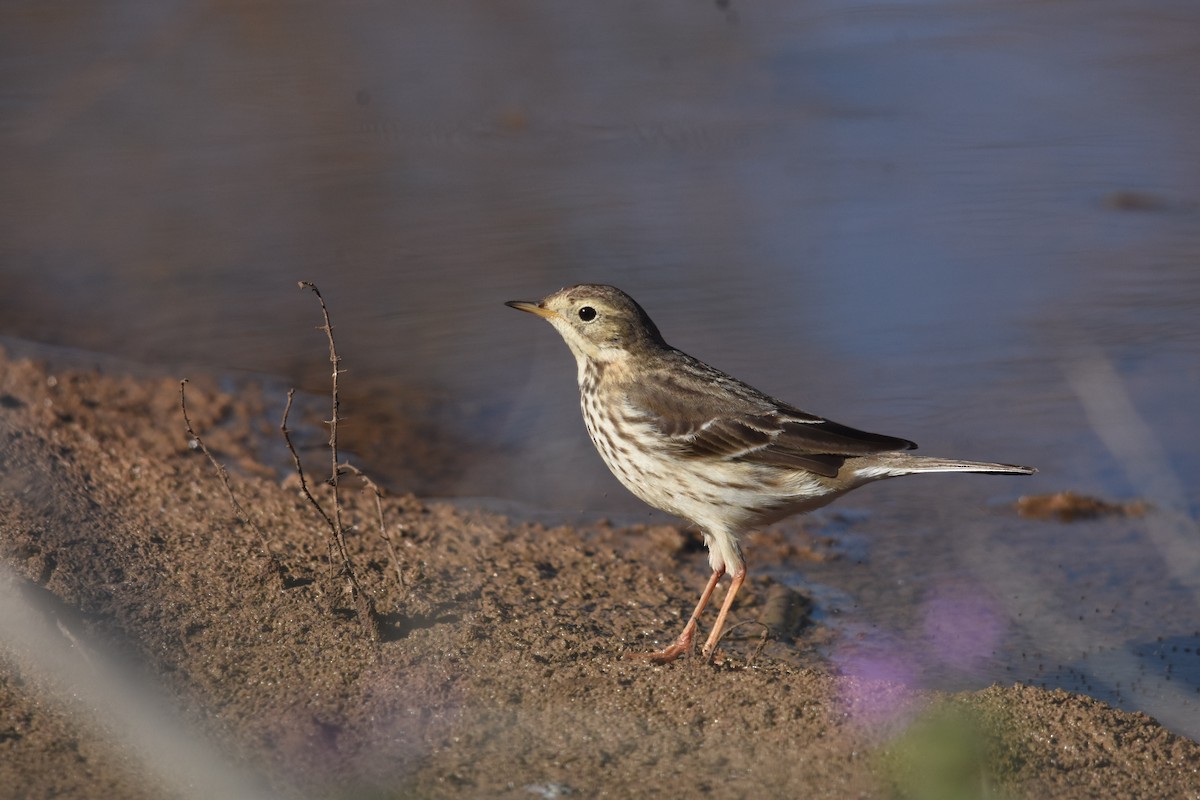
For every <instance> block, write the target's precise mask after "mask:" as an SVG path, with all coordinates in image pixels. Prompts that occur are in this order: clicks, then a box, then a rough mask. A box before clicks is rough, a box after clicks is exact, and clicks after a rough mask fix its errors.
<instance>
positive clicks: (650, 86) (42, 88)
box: [0, 0, 1200, 737]
mask: <svg viewBox="0 0 1200 800" xmlns="http://www.w3.org/2000/svg"><path fill="white" fill-rule="evenodd" d="M0 20H2V21H3V24H2V25H0V74H2V75H3V85H4V86H5V88H6V89H7V91H6V92H5V93H4V94H3V96H0V142H2V144H3V147H0V168H2V170H3V174H4V176H5V179H4V180H3V181H2V182H0V199H2V201H3V203H4V209H5V213H4V214H3V215H0V281H2V285H3V289H4V291H3V292H0V333H2V334H5V335H10V336H18V337H23V338H27V339H34V340H38V341H43V342H50V343H55V344H66V345H70V346H74V347H80V348H86V349H91V350H96V351H101V352H106V353H112V354H116V355H120V356H123V357H127V358H133V359H137V360H142V361H147V362H153V363H160V364H168V365H186V369H188V370H193V369H211V370H219V371H226V372H228V371H249V372H256V373H267V374H271V375H281V376H285V377H287V378H289V379H291V380H295V381H298V382H300V383H301V384H302V385H305V386H308V387H310V388H314V389H316V388H319V387H320V386H321V385H322V382H323V380H324V379H325V374H326V373H327V371H328V369H327V364H326V363H324V362H323V361H322V359H323V357H324V342H323V340H322V339H321V336H320V334H319V333H317V332H316V331H314V330H313V326H314V325H315V324H317V322H318V321H319V317H318V311H317V309H316V307H315V305H314V304H313V301H312V298H311V297H309V296H307V295H306V294H302V293H301V292H299V291H298V290H296V289H295V288H294V282H295V281H296V280H298V279H310V280H314V281H316V282H317V283H318V284H319V285H320V286H321V288H322V290H323V292H324V294H325V296H326V298H327V299H328V301H329V302H330V305H331V310H332V312H333V314H334V321H335V324H336V325H337V333H338V336H339V346H340V350H341V355H342V356H343V358H344V359H345V363H346V366H347V367H348V368H349V369H350V372H349V373H348V374H347V375H346V376H345V378H344V383H343V385H344V391H345V392H346V397H347V403H346V407H345V409H344V410H345V411H346V413H347V414H348V415H349V416H350V418H351V419H350V422H349V423H348V428H349V429H350V436H351V440H352V441H353V442H354V443H355V445H356V449H357V450H358V452H359V454H360V461H364V462H365V463H366V464H367V466H369V467H371V468H372V469H374V470H376V471H377V473H379V474H383V475H387V476H389V477H390V478H391V480H392V482H393V484H394V485H396V486H398V487H400V488H410V489H413V490H415V491H419V492H421V493H425V494H438V495H450V496H459V497H479V496H487V497H495V498H504V499H506V500H514V501H519V502H522V503H526V504H529V505H531V506H534V507H538V508H546V509H557V510H560V511H566V512H571V513H575V512H586V513H595V514H619V515H635V516H637V517H639V518H640V517H642V516H644V515H645V513H646V512H644V511H643V510H642V508H643V507H641V506H640V505H639V504H638V502H637V501H636V500H634V499H633V498H632V497H629V496H628V495H627V494H626V493H625V492H624V490H623V489H622V488H621V487H620V486H619V485H618V484H617V483H616V482H615V480H613V479H612V478H611V477H610V476H609V475H608V474H607V473H606V472H605V470H604V467H603V466H602V465H601V464H600V462H599V459H598V458H597V457H596V456H595V454H594V453H593V452H592V451H591V448H590V445H588V443H587V441H586V437H585V434H584V432H583V426H582V424H581V421H580V419H579V414H578V408H577V398H576V394H575V388H574V377H573V374H574V365H573V363H571V360H570V357H569V355H568V353H567V351H566V349H565V347H564V346H563V345H562V343H561V342H560V341H559V340H558V338H557V337H556V336H555V334H554V333H553V331H551V330H550V329H549V328H548V327H546V326H545V325H543V324H541V323H539V322H538V321H537V320H534V319H532V318H530V317H527V316H522V315H518V314H515V313H514V312H512V311H511V310H509V309H506V308H504V307H503V306H502V305H501V303H502V301H504V300H509V299H527V298H536V297H538V296H540V295H542V294H545V293H547V292H549V291H552V290H554V289H556V288H558V287H559V286H562V285H564V284H569V283H574V282H579V281H601V282H607V283H613V284H616V285H618V286H621V287H622V288H624V289H626V290H627V291H629V292H630V293H631V294H633V295H634V296H635V297H637V298H638V299H639V301H640V302H641V303H642V304H643V305H644V306H645V307H646V308H647V309H648V311H649V312H650V313H651V315H652V316H654V318H655V320H656V321H657V322H658V324H659V326H660V328H662V330H663V332H664V334H665V335H666V336H667V338H668V340H669V341H671V342H672V343H673V344H675V345H676V346H679V347H681V348H683V349H685V350H687V351H689V352H691V353H693V354H694V355H697V356H699V357H701V358H703V359H704V360H706V361H709V362H710V363H712V364H714V365H716V366H718V367H721V368H723V369H726V370H728V371H730V372H733V373H735V374H737V375H738V376H739V377H741V378H743V379H745V380H748V381H749V382H751V383H753V384H755V385H757V386H759V387H760V388H762V389H764V390H766V391H768V392H770V393H772V394H775V395H777V396H780V397H783V398H786V399H788V400H790V401H792V402H795V403H797V404H798V405H800V406H801V407H803V408H806V409H809V410H811V411H814V412H817V413H821V414H826V415H829V416H831V417H833V418H835V419H838V420H839V421H843V422H846V423H848V424H852V425H857V426H861V427H865V428H867V429H871V430H878V431H881V432H886V433H893V434H896V435H900V436H905V437H908V438H912V439H915V440H917V441H919V442H920V443H921V445H922V449H923V451H924V452H930V453H937V454H945V455H954V456H962V457H965V458H978V459H989V460H991V459H994V460H1000V461H1011V462H1017V463H1029V464H1033V465H1036V466H1038V467H1039V468H1040V469H1041V472H1040V473H1039V475H1037V476H1035V477H1033V478H1031V479H1003V478H990V477H987V478H985V477H967V476H951V477H927V478H922V479H920V480H917V479H912V480H906V481H902V482H900V481H897V482H893V483H891V484H887V485H881V486H877V487H872V488H868V489H866V490H863V491H862V492H858V493H856V494H855V495H852V496H850V497H849V498H846V499H844V500H842V501H840V503H839V505H838V506H837V507H836V508H844V509H849V510H852V511H855V512H856V514H855V515H853V516H852V519H853V522H852V523H851V524H843V523H839V522H837V518H835V517H833V516H825V517H821V518H819V519H818V520H817V521H818V522H819V523H822V524H826V525H831V526H833V527H834V528H837V531H838V535H839V536H841V537H844V539H845V541H846V542H847V545H846V546H847V548H849V549H850V550H853V551H854V552H859V551H860V550H861V552H862V553H863V554H864V555H863V558H861V559H858V558H845V559H842V560H841V561H836V562H832V563H830V564H827V565H816V566H805V567H804V569H803V570H802V571H796V570H795V569H794V565H767V564H758V563H755V562H754V561H753V558H754V554H753V553H751V554H750V557H751V559H752V561H751V563H752V565H753V566H754V567H755V568H756V569H763V570H764V571H768V570H769V571H772V572H773V573H774V574H776V575H779V576H781V577H784V578H786V579H787V580H789V581H790V582H792V583H794V584H796V585H799V586H803V587H805V588H806V590H808V591H816V592H817V593H818V596H819V597H821V598H823V600H822V603H821V612H822V613H824V614H826V615H828V616H829V617H831V618H832V617H836V618H837V621H838V624H839V625H842V626H845V627H844V629H845V630H846V631H849V632H852V633H853V634H856V635H847V636H846V637H844V638H845V639H846V641H847V642H850V643H851V644H849V645H847V647H846V648H845V649H844V650H839V651H836V652H835V653H834V657H835V659H837V660H840V662H841V663H842V664H843V666H844V667H845V668H846V669H847V670H849V671H854V670H858V671H861V672H863V673H864V674H882V675H888V676H892V677H900V678H904V677H906V676H907V677H909V678H911V679H912V680H913V681H914V682H917V683H932V684H934V685H941V686H947V687H955V686H978V685H984V684H986V683H988V682H990V681H992V680H1000V681H1005V682H1007V681H1014V680H1020V681H1028V682H1033V683H1038V684H1043V683H1044V684H1046V685H1048V686H1064V687H1066V688H1069V689H1073V690H1080V691H1086V692H1088V693H1090V694H1093V695H1095V696H1098V697H1102V698H1104V699H1106V700H1110V701H1113V702H1115V703H1117V704H1118V705H1121V706H1123V707H1126V708H1134V709H1139V710H1144V711H1147V712H1148V713H1151V714H1153V715H1155V716H1156V717H1158V718H1159V719H1160V720H1161V721H1163V722H1164V723H1165V724H1167V725H1168V726H1170V727H1172V728H1174V729H1176V730H1180V731H1183V732H1186V733H1188V734H1189V735H1191V736H1193V737H1197V736H1200V722H1197V720H1200V708H1198V704H1200V633H1198V632H1197V628H1198V627H1200V565H1198V564H1197V555H1196V554H1197V553H1198V552H1200V529H1198V526H1197V522H1196V519H1197V509H1198V507H1200V502H1198V501H1200V497H1198V492H1197V488H1196V487H1197V485H1200V481H1198V480H1197V479H1198V478H1200V455H1197V454H1198V453H1200V428H1198V426H1197V425H1196V422H1195V411H1194V409H1195V398H1196V396H1197V394H1198V393H1200V391H1198V390H1200V358H1198V356H1200V322H1197V316H1198V315H1197V309H1198V308H1200V197H1198V196H1197V190H1196V187H1197V186H1198V185H1200V135H1198V134H1200V95H1197V92H1196V89H1195V87H1196V86H1198V85H1200V81H1198V80H1197V79H1198V77H1200V75H1198V73H1200V69H1198V67H1200V64H1198V58H1197V51H1196V50H1195V48H1194V46H1193V45H1194V42H1195V37H1196V34H1197V33H1198V32H1200V9H1197V7H1196V6H1195V4H1193V3H1186V2H1175V3H1171V2H1158V3H1153V4H1149V5H1148V4H1144V3H1134V2H1132V0H1125V1H1124V2H1104V1H1102V2H1096V3H1091V4H1089V5H1088V7H1087V9H1086V12H1083V11H1081V10H1080V9H1079V8H1078V7H1076V6H1073V5H1059V4H1038V3H1006V2H1001V3H993V4H986V5H981V4H973V3H954V2H949V1H948V0H945V1H943V2H929V3H916V2H911V3H910V2H898V3H895V2H893V3H876V4H862V3H855V4H849V3H839V2H825V3H816V4H814V3H809V4H804V5H803V6H797V5H796V4H793V3H782V2H766V3H756V4H753V5H750V4H740V3H736V2H735V3H731V4H710V5H697V4H693V3H667V4H655V5H653V6H646V5H645V4H639V3H609V4H604V5H602V6H595V7H575V6H570V5H568V6H564V5H562V4H555V3H549V2H526V3H515V4H506V5H504V6H503V8H500V7H497V6H495V5H494V4H489V3H460V4H453V6H451V5H450V4H440V3H420V2H418V3H405V4H394V3H372V2H365V3H359V4H355V5H354V6H353V7H352V8H350V9H349V10H347V9H341V10H338V11H334V10H332V7H330V10H321V9H320V8H308V7H305V8H296V7H294V6H293V5H291V4H282V3H280V4H275V3H270V2H267V3H257V4H253V5H252V6H239V7H236V8H235V7H229V8H227V9H223V10H220V11H214V10H212V9H210V8H209V7H207V6H195V7H193V6H192V5H190V4H183V3H175V4H172V3H161V4H156V5H153V6H152V7H151V6H146V5H145V4H135V3H120V2H118V3H109V4H99V5H82V6H79V7H77V8H74V9H72V10H69V11H68V10H64V9H63V8H62V7H55V8H54V9H52V10H48V9H46V8H44V7H43V5H42V4H33V3H18V2H12V3H7V4H5V6H4V8H3V10H0ZM181 368H183V367H181ZM356 385H357V387H358V388H357V389H356V388H354V387H355V386H356ZM356 417H357V419H356ZM413 418H416V419H417V420H418V423H419V424H418V426H417V428H416V435H419V436H420V437H422V439H423V440H425V441H426V442H427V443H428V446H427V447H422V448H419V449H418V450H417V452H416V454H414V448H410V447H407V446H406V447H396V446H395V444H394V441H395V440H394V438H393V437H392V436H391V431H392V430H393V427H392V426H401V427H404V426H406V425H409V423H408V420H410V419H413ZM356 426H357V427H356ZM405 430H406V431H407V433H409V434H410V435H412V434H413V430H412V428H411V427H409V428H405ZM1064 489H1071V490H1076V491H1079V492H1082V493H1086V494H1092V495H1098V496H1102V497H1107V498H1112V499H1127V498H1134V497H1139V498H1144V499H1146V500H1147V501H1149V502H1150V503H1151V504H1152V505H1153V506H1154V509H1155V510H1154V512H1153V513H1151V514H1149V515H1147V516H1146V517H1144V518H1140V519H1104V520H1098V521H1090V522H1080V523H1075V524H1071V525H1064V524H1059V523H1053V522H1037V521H1028V520H1022V519H1019V518H1017V517H1016V516H1015V515H1013V514H1012V513H1011V512H1008V511H1005V510H1004V509H1005V505H1006V504H1007V503H1009V502H1010V501H1012V500H1014V499H1015V498H1016V497H1017V496H1019V495H1020V494H1034V493H1043V492H1054V491H1059V490H1064ZM857 512H869V513H857ZM830 513H831V514H832V512H830ZM859 561H862V562H863V563H858V562H859ZM688 602H690V600H689V601H688ZM859 633H861V634H862V635H861V636H858V635H857V634H859Z"/></svg>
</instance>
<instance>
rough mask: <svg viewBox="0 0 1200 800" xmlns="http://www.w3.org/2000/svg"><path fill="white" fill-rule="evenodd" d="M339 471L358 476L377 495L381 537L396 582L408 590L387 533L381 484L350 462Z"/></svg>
mask: <svg viewBox="0 0 1200 800" xmlns="http://www.w3.org/2000/svg"><path fill="white" fill-rule="evenodd" d="M339 469H343V470H345V471H346V472H349V473H351V474H353V475H356V476H358V478H359V479H360V480H362V482H363V483H364V484H366V487H367V488H368V489H370V490H371V492H372V493H373V494H374V495H375V513H376V515H377V516H378V518H379V537H380V538H381V539H383V543H384V544H385V545H387V549H388V555H389V556H390V557H391V559H392V568H393V569H395V570H396V580H397V581H399V582H400V588H401V589H405V590H407V589H408V582H407V581H406V580H404V571H403V570H401V569H400V558H399V556H397V555H396V547H395V545H394V544H393V543H392V535H391V534H390V533H388V532H387V525H385V524H384V521H383V490H381V489H380V488H379V484H377V483H375V481H373V480H371V476H369V475H367V473H365V472H363V471H362V470H361V469H359V468H358V467H356V466H354V465H353V464H351V463H350V462H349V461H344V462H342V464H341V465H340V467H339Z"/></svg>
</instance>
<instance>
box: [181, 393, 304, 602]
mask: <svg viewBox="0 0 1200 800" xmlns="http://www.w3.org/2000/svg"><path fill="white" fill-rule="evenodd" d="M186 387H187V378H184V379H183V380H181V381H180V382H179V407H180V409H181V410H182V411H183V423H184V425H186V426H187V433H188V436H190V437H191V438H192V441H193V442H195V444H196V446H197V447H199V448H200V452H202V453H204V455H205V456H207V457H208V461H209V463H210V464H212V466H213V469H214V470H216V472H217V477H219V478H220V479H221V485H222V486H224V487H225V494H226V495H227V496H228V497H229V504H230V505H231V506H233V511H234V513H235V514H236V515H237V518H238V519H239V520H241V522H242V524H243V525H246V526H248V527H249V528H250V529H251V530H253V531H254V533H255V534H256V535H257V536H258V541H259V546H260V547H262V551H263V555H265V556H266V557H267V562H268V569H269V570H270V571H271V572H272V573H274V575H275V577H276V579H278V580H279V583H280V585H281V586H282V585H284V577H283V566H282V565H281V564H280V563H279V559H278V558H276V557H275V555H274V554H273V553H272V552H271V549H270V547H269V546H268V545H267V537H266V534H264V533H263V531H262V528H260V527H258V525H257V523H255V522H254V520H253V519H251V518H250V515H249V514H248V513H246V509H244V508H242V504H241V503H239V502H238V499H237V495H235V494H234V493H233V484H232V483H231V482H230V480H229V472H228V471H227V470H226V469H225V465H224V464H222V463H221V462H219V461H217V459H216V458H215V457H214V456H213V454H212V453H211V452H209V449H208V447H207V446H206V445H205V444H204V440H203V439H201V438H200V434H198V433H196V431H195V430H194V429H193V428H192V420H191V419H190V418H189V417H188V410H187V390H186Z"/></svg>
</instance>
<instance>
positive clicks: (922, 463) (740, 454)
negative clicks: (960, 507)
mask: <svg viewBox="0 0 1200 800" xmlns="http://www.w3.org/2000/svg"><path fill="white" fill-rule="evenodd" d="M507 305H509V306H511V307H512V308H516V309H518V310H520V311H528V312H529V313H531V314H536V315H538V316H539V317H542V318H544V319H546V320H548V321H549V322H550V324H551V325H553V326H554V327H555V329H556V330H557V331H558V332H559V334H560V335H562V337H563V339H565V340H566V342H567V346H568V347H569V348H571V352H572V353H574V355H575V361H576V362H577V364H578V366H579V394H580V400H581V403H582V406H583V421H584V423H585V424H586V425H587V431H588V435H589V436H591V438H592V443H593V444H595V445H596V449H597V450H599V451H600V456H601V458H603V459H604V463H605V464H607V465H608V468H609V469H610V470H612V472H613V474H614V475H616V476H617V479H618V480H620V481H621V483H623V484H624V485H625V487H626V488H627V489H629V491H631V492H633V493H634V494H635V495H637V496H638V497H640V498H641V499H642V500H644V501H646V502H647V503H649V504H650V505H652V506H654V507H655V508H659V509H662V510H663V511H667V512H670V513H672V514H675V515H677V516H680V517H683V518H684V519H686V520H689V521H691V522H693V523H695V524H696V525H698V526H699V527H700V528H701V530H702V531H703V534H704V542H705V544H706V545H707V546H708V550H709V564H710V565H711V566H712V575H711V577H709V579H708V585H707V586H705V587H704V592H703V593H702V594H701V595H700V601H699V602H698V603H697V604H696V608H695V610H694V611H693V612H692V616H691V617H690V618H689V619H688V622H687V625H686V626H685V627H684V629H683V632H682V633H681V634H679V637H678V638H677V639H676V640H675V642H674V643H673V644H671V645H670V646H668V647H667V648H665V649H663V650H661V651H659V652H656V653H646V654H636V655H635V656H634V657H643V658H649V659H651V660H653V661H657V662H660V663H665V662H668V661H673V660H674V659H676V658H678V657H679V656H680V655H682V654H683V653H686V652H689V651H690V650H691V648H692V641H693V638H694V637H695V634H696V625H697V622H698V620H699V617H700V614H701V613H702V612H703V611H704V607H705V606H706V605H707V604H708V600H709V598H710V597H711V596H712V593H713V589H714V588H715V587H716V585H717V583H718V581H720V580H721V576H723V575H725V574H726V573H729V575H730V576H731V578H730V581H731V582H730V586H729V591H728V593H727V594H726V595H725V602H724V603H722V604H721V611H720V613H719V614H718V615H717V621H716V623H715V624H714V625H713V629H712V632H711V633H709V635H708V640H707V641H706V642H705V643H704V650H703V653H704V657H705V658H708V657H709V656H711V655H712V652H713V650H714V648H715V647H716V645H717V642H718V640H719V639H720V638H721V630H722V628H724V626H725V618H726V617H727V616H728V614H729V607H730V606H731V605H732V604H733V598H734V597H735V596H736V595H737V592H738V589H739V588H741V585H742V582H743V581H744V580H745V578H746V567H745V562H744V561H743V560H742V553H741V548H740V547H739V546H738V535H739V534H741V533H742V532H743V531H745V530H747V529H749V528H751V527H754V526H757V525H764V524H767V523H770V522H775V521H777V520H780V519H783V518H784V517H787V516H791V515H792V514H797V513H800V512H803V511H811V510H812V509H814V508H819V507H821V506H823V505H825V504H826V503H829V502H830V501H832V500H833V499H834V498H836V497H838V496H839V495H842V494H845V493H846V492H848V491H850V490H851V489H856V488H858V487H859V486H862V485H864V484H867V483H871V482H873V481H877V480H882V479H884V478H895V477H898V476H900V475H911V474H913V473H918V472H982V473H989V474H998V475H1029V474H1032V473H1034V472H1036V471H1037V470H1035V469H1033V468H1032V467H1018V466H1013V465H1011V464H990V463H985V462H976V461H958V460H952V459H945V458H931V457H928V456H916V455H911V454H909V453H907V452H905V451H907V450H911V449H913V448H914V447H916V445H915V444H913V443H912V442H910V441H908V440H907V439H898V438H895V437H893V436H882V435H880V434H877V433H867V432H866V431H860V430H856V429H854V428H849V427H846V426H845V425H839V424H838V423H836V422H831V421H829V420H827V419H823V418H821V417H817V416H814V415H812V414H808V413H806V412H804V411H801V410H800V409H798V408H795V407H794V406H790V405H788V404H787V403H782V402H780V401H778V400H776V399H774V398H772V397H768V396H767V395H765V394H763V393H762V392H760V391H758V390H757V389H754V388H753V387H751V386H748V385H746V384H744V383H742V382H741V381H739V380H737V379H735V378H732V377H730V376H729V375H726V374H725V373H723V372H720V371H718V370H715V369H713V368H712V367H710V366H708V365H707V364H705V363H703V362H701V361H698V360H696V359H694V358H692V357H691V356H689V355H687V354H686V353H683V352H680V351H679V350H676V349H675V348H674V347H671V346H670V345H669V344H667V343H666V342H665V341H663V338H662V335H661V334H659V332H658V328H657V327H655V325H654V323H653V322H651V321H650V317H648V316H647V315H646V312H645V311H643V310H642V307H641V306H639V305H638V304H637V303H636V302H634V300H633V298H632V297H630V296H629V295H627V294H625V293H624V292H622V291H621V290H620V289H616V288H614V287H612V286H599V285H591V284H584V285H580V286H570V287H568V288H566V289H561V290H559V291H557V292H555V293H554V294H552V295H549V296H548V297H546V298H545V299H543V300H541V301H540V302H523V301H516V300H514V301H511V302H509V303H507Z"/></svg>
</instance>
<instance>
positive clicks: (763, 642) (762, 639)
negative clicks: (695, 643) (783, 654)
mask: <svg viewBox="0 0 1200 800" xmlns="http://www.w3.org/2000/svg"><path fill="white" fill-rule="evenodd" d="M743 625H757V626H759V627H760V628H762V634H761V635H760V636H759V637H758V644H757V645H756V646H755V648H754V652H753V653H751V654H750V656H749V658H747V659H746V666H751V665H752V664H754V662H755V661H756V660H758V657H759V656H760V655H762V651H763V649H764V648H765V647H766V646H767V641H768V640H769V639H770V637H771V628H770V626H769V625H766V624H764V623H762V622H759V621H758V620H756V619H747V620H742V621H741V622H739V623H737V624H736V625H730V626H729V627H728V628H726V629H725V630H724V631H722V632H721V637H720V638H719V639H717V641H716V644H714V645H713V652H716V647H717V645H720V644H721V642H723V641H725V639H726V637H728V636H729V634H731V633H733V632H734V631H736V630H737V629H738V628H740V627H742V626H743Z"/></svg>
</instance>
